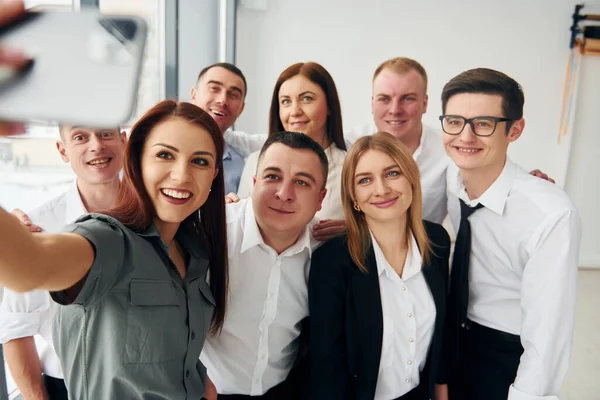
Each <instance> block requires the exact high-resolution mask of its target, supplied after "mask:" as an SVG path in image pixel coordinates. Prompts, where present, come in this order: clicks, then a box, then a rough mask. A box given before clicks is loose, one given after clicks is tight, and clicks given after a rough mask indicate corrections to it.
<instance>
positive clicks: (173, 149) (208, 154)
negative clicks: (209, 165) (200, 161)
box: [152, 143, 215, 158]
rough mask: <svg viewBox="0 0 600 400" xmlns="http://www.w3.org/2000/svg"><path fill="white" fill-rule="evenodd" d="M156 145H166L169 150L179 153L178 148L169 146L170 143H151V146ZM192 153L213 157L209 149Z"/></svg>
mask: <svg viewBox="0 0 600 400" xmlns="http://www.w3.org/2000/svg"><path fill="white" fill-rule="evenodd" d="M156 146H162V147H166V148H167V149H169V150H172V151H174V152H175V153H179V149H177V147H173V146H171V145H169V144H165V143H156V144H155V145H153V146H152V147H156ZM193 155H194V156H210V157H212V158H215V156H214V154H213V153H211V152H210V151H202V150H199V151H196V152H194V154H193Z"/></svg>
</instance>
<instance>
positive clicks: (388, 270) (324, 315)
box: [308, 132, 450, 400]
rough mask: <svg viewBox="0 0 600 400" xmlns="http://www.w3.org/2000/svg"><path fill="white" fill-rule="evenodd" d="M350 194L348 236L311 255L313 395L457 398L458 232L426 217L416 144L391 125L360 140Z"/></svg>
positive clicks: (347, 181)
mask: <svg viewBox="0 0 600 400" xmlns="http://www.w3.org/2000/svg"><path fill="white" fill-rule="evenodd" d="M342 203H343V208H344V212H345V214H346V225H347V227H348V233H347V235H345V236H340V237H337V238H335V239H332V240H330V241H328V242H327V243H325V244H324V245H323V246H321V247H320V248H319V249H317V250H316V251H315V252H314V253H313V257H312V262H311V268H310V276H309V282H308V301H309V314H310V339H309V353H308V354H309V374H310V379H309V382H308V389H309V396H308V398H309V399H311V400H321V399H323V400H335V399H340V400H349V399H356V400H359V399H360V400H372V399H375V400H390V399H402V400H426V399H430V398H433V399H435V400H447V398H448V397H447V386H446V385H445V381H446V371H445V368H444V357H443V355H442V331H443V329H442V328H443V322H444V319H445V313H446V292H447V288H448V257H449V254H450V238H449V237H448V233H446V231H445V230H444V228H443V227H442V226H441V225H438V224H434V223H432V222H428V221H423V220H422V209H423V205H422V200H421V183H420V177H419V168H418V167H417V164H416V163H415V161H414V159H413V158H412V155H411V153H410V152H409V151H408V149H407V148H406V147H405V146H404V145H403V144H402V143H400V141H398V140H396V139H395V138H394V137H393V136H391V135H389V134H387V133H383V132H380V133H377V134H374V135H372V136H365V137H362V138H360V139H358V140H357V141H356V142H355V143H354V145H353V146H352V148H351V149H350V151H349V152H348V155H347V157H346V160H345V162H344V167H343V170H342ZM438 383H439V384H440V385H435V384H438Z"/></svg>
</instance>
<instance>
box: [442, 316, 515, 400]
mask: <svg viewBox="0 0 600 400" xmlns="http://www.w3.org/2000/svg"><path fill="white" fill-rule="evenodd" d="M460 340H461V362H460V365H459V371H458V375H457V376H458V381H457V382H455V383H454V385H453V384H452V383H451V384H450V386H449V389H450V399H451V400H482V399H485V400H506V398H507V397H508V390H509V388H510V385H511V384H512V383H513V382H514V380H515V377H516V376H517V369H518V368H519V362H520V359H521V355H522V354H523V346H522V345H521V340H520V337H519V336H517V335H512V334H510V333H506V332H502V331H498V330H496V329H492V328H488V327H485V326H482V325H479V324H476V323H475V322H471V321H469V322H468V323H467V325H466V328H464V329H461V338H460ZM453 386H454V387H453Z"/></svg>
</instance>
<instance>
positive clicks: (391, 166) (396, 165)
mask: <svg viewBox="0 0 600 400" xmlns="http://www.w3.org/2000/svg"><path fill="white" fill-rule="evenodd" d="M394 168H400V166H398V164H392V165H390V166H389V167H385V168H384V169H383V171H384V172H385V171H389V170H391V169H394Z"/></svg>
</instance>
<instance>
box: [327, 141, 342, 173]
mask: <svg viewBox="0 0 600 400" xmlns="http://www.w3.org/2000/svg"><path fill="white" fill-rule="evenodd" d="M325 155H326V156H327V161H328V162H329V167H330V169H331V166H332V165H337V164H339V165H342V164H343V163H344V159H345V158H346V152H345V151H344V150H341V149H340V148H339V147H337V146H336V145H335V143H333V142H332V143H331V144H330V145H329V147H328V148H327V149H326V150H325Z"/></svg>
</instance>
